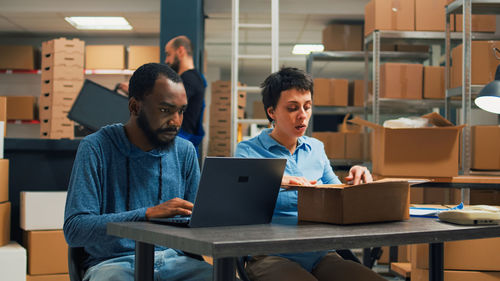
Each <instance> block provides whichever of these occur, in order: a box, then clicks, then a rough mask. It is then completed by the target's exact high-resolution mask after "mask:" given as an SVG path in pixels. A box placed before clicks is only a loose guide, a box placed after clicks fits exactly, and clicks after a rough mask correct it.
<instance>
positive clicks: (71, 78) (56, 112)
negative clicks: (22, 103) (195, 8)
mask: <svg viewBox="0 0 500 281" xmlns="http://www.w3.org/2000/svg"><path fill="white" fill-rule="evenodd" d="M83 51H84V42H83V41H81V40H78V39H72V40H68V39H66V38H59V39H54V40H50V41H47V42H43V44H42V92H41V94H40V101H39V106H40V107H39V108H40V111H39V112H40V137H42V138H50V139H60V138H70V139H72V138H73V137H74V122H73V121H71V120H69V119H68V117H67V115H68V112H69V110H70V109H71V106H72V105H73V102H74V101H75V99H76V97H77V95H78V93H79V91H80V88H81V87H82V85H83V80H84V70H83Z"/></svg>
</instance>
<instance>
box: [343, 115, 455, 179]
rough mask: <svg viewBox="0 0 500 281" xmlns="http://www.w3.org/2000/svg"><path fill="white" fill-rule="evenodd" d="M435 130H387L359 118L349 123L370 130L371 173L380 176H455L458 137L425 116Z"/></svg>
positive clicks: (438, 119) (434, 117)
mask: <svg viewBox="0 0 500 281" xmlns="http://www.w3.org/2000/svg"><path fill="white" fill-rule="evenodd" d="M424 117H428V119H429V122H430V123H431V124H435V125H436V126H437V127H427V128H409V129H391V128H384V127H382V126H381V125H378V124H375V123H371V122H368V121H365V120H362V119H360V118H354V119H352V120H350V122H351V123H355V124H358V125H362V126H368V127H370V128H373V129H374V137H373V139H372V142H371V153H372V156H371V159H372V165H373V173H374V174H377V175H383V176H416V177H453V176H457V175H458V157H459V135H460V132H461V131H462V128H463V127H464V126H453V124H451V123H450V122H449V121H447V120H446V119H444V118H443V117H442V116H440V115H439V114H437V113H433V114H428V115H426V116H424Z"/></svg>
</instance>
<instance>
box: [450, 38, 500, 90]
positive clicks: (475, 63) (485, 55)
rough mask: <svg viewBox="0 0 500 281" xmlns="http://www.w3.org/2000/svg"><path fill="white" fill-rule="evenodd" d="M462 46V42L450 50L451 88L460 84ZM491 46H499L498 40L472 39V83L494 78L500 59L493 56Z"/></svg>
mask: <svg viewBox="0 0 500 281" xmlns="http://www.w3.org/2000/svg"><path fill="white" fill-rule="evenodd" d="M462 48H463V44H460V45H458V46H457V47H456V48H453V50H451V62H452V66H451V73H450V74H451V76H450V87H451V88H456V87H460V86H462ZM493 48H500V41H472V44H471V68H470V73H471V84H472V85H485V84H488V83H489V82H491V81H493V80H495V72H496V69H497V66H498V65H499V64H500V60H498V59H497V58H496V57H495V54H494V52H493Z"/></svg>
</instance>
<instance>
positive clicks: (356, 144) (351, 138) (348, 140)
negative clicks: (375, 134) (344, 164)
mask: <svg viewBox="0 0 500 281" xmlns="http://www.w3.org/2000/svg"><path fill="white" fill-rule="evenodd" d="M365 138H366V135H365V134H363V133H345V159H353V160H363V159H364V143H365Z"/></svg>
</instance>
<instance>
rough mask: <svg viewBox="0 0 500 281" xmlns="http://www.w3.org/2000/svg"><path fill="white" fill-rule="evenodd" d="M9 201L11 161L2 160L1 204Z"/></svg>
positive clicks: (0, 172)
mask: <svg viewBox="0 0 500 281" xmlns="http://www.w3.org/2000/svg"><path fill="white" fill-rule="evenodd" d="M5 201H9V159H0V203H2V202H5Z"/></svg>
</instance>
